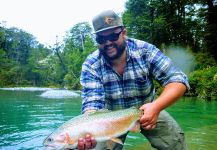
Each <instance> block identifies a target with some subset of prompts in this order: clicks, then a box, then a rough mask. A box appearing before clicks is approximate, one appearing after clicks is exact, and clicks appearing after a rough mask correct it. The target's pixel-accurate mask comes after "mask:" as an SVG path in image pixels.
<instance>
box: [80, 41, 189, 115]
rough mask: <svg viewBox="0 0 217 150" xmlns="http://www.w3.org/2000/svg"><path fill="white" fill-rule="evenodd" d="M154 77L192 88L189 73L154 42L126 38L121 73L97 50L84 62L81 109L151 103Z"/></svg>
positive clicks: (153, 92)
mask: <svg viewBox="0 0 217 150" xmlns="http://www.w3.org/2000/svg"><path fill="white" fill-rule="evenodd" d="M153 79H156V80H157V81H159V82H160V83H161V85H163V86H165V85H167V84H168V83H171V82H181V83H184V84H185V85H186V86H187V88H189V84H188V79H187V76H186V75H185V74H184V73H183V72H181V71H180V70H179V69H178V68H176V67H175V66H174V65H173V64H172V62H171V60H170V59H169V58H168V57H166V56H165V55H164V54H163V53H162V52H161V51H160V50H159V49H157V48H156V47H155V46H154V45H152V44H149V43H147V42H144V41H140V40H136V39H127V63H126V66H125V70H124V74H123V75H122V76H120V75H119V74H118V73H117V72H116V71H115V70H114V69H113V68H112V66H111V65H110V64H109V63H107V62H106V60H105V59H104V58H103V56H102V55H101V54H100V53H99V50H97V51H95V52H93V53H92V54H90V55H89V56H88V57H87V59H86V61H85V62H84V63H83V65H82V72H81V80H80V81H81V85H82V86H83V91H82V112H83V113H84V112H85V111H87V110H90V109H94V110H98V109H102V108H107V109H111V110H116V109H123V108H128V107H132V106H135V107H139V106H141V105H142V104H144V103H147V102H151V101H153V100H154V95H155V88H154V84H153Z"/></svg>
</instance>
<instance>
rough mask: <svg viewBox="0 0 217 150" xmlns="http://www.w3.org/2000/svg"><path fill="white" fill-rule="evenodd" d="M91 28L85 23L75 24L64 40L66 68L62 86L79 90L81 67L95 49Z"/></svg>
mask: <svg viewBox="0 0 217 150" xmlns="http://www.w3.org/2000/svg"><path fill="white" fill-rule="evenodd" d="M91 32H92V28H91V27H90V25H89V24H88V23H87V22H81V23H78V24H76V25H75V26H74V27H72V29H71V30H70V32H69V33H68V35H67V37H66V39H65V47H64V49H63V56H64V60H65V62H66V66H67V70H68V72H67V74H66V75H65V77H64V84H65V86H67V87H68V88H72V89H80V88H81V86H80V83H79V81H80V72H81V66H82V63H83V62H84V60H85V59H86V57H87V55H88V54H89V53H90V52H92V51H93V50H95V49H96V45H95V43H94V40H93V35H92V33H91Z"/></svg>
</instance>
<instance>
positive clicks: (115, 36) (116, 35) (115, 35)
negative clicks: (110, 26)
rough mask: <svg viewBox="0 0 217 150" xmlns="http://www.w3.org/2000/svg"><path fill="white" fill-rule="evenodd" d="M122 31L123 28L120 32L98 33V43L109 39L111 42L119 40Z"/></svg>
mask: <svg viewBox="0 0 217 150" xmlns="http://www.w3.org/2000/svg"><path fill="white" fill-rule="evenodd" d="M122 31H123V29H121V31H120V32H118V33H112V34H109V35H108V36H102V35H96V42H97V43H98V44H104V43H105V42H106V41H107V40H109V41H111V42H114V41H117V40H118V39H119V36H120V34H121V32H122Z"/></svg>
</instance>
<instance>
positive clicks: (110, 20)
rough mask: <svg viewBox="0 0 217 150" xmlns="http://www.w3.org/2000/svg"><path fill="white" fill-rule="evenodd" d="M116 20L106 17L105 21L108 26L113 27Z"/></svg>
mask: <svg viewBox="0 0 217 150" xmlns="http://www.w3.org/2000/svg"><path fill="white" fill-rule="evenodd" d="M114 20H115V19H114V18H110V17H105V20H104V21H105V23H106V24H108V25H111V24H112V22H113V21H114Z"/></svg>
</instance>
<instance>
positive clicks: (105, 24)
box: [92, 10, 123, 33]
mask: <svg viewBox="0 0 217 150" xmlns="http://www.w3.org/2000/svg"><path fill="white" fill-rule="evenodd" d="M92 23H93V27H94V30H95V33H98V32H101V31H105V30H108V29H113V28H116V27H121V26H123V22H122V19H121V18H120V17H119V16H118V15H117V14H116V13H115V12H114V11H113V10H106V11H103V12H101V13H100V14H99V15H97V16H95V17H94V18H93V20H92Z"/></svg>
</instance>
